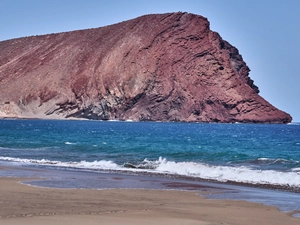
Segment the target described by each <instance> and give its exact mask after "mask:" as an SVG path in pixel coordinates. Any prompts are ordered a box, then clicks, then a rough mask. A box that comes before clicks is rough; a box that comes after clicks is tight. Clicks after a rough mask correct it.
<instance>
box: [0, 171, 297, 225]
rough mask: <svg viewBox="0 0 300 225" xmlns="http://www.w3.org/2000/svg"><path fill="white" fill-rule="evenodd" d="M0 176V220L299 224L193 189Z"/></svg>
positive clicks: (91, 223) (36, 223)
mask: <svg viewBox="0 0 300 225" xmlns="http://www.w3.org/2000/svg"><path fill="white" fill-rule="evenodd" d="M19 180H20V179H17V178H5V177H2V178H0V209H1V210H0V224H1V225H2V224H9V225H15V224H19V225H27V224H28V225H29V224H30V225H40V224H43V225H48V224H63V225H69V224H70V225H71V224H72V225H75V224H85V225H94V224H120V225H121V224H122V225H126V224H130V225H134V224H143V225H147V224H151V225H152V224H156V225H160V224H164V225H168V224H172V225H177V224H178V225H179V224H187V225H188V224H198V225H216V224H223V225H229V224H230V225H236V224H241V225H249V224H255V225H257V224H264V225H276V224H278V225H285V224H288V225H299V224H300V218H294V217H292V216H290V215H288V214H286V213H283V212H279V211H278V210H277V209H276V208H273V207H267V206H263V205H260V204H254V203H248V202H243V201H224V200H208V199H205V198H203V197H201V196H199V193H198V192H186V191H167V190H166V191H164V190H134V189H128V190H124V189H123V190H117V189H112V190H86V189H84V190H83V189H82V190H78V189H50V188H37V187H30V186H27V185H23V184H20V183H18V181H19Z"/></svg>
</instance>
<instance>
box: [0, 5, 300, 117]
mask: <svg viewBox="0 0 300 225" xmlns="http://www.w3.org/2000/svg"><path fill="white" fill-rule="evenodd" d="M0 3H1V5H0V21H1V23H0V41H2V40H7V39H11V38H16V37H24V36H31V35H38V34H49V33H56V32H63V31H71V30H78V29H86V28H95V27H101V26H104V25H109V24H113V23H117V22H121V21H124V20H128V19H132V18H135V17H138V16H141V15H144V14H151V13H166V12H178V11H182V12H190V13H195V14H198V15H202V16H205V17H207V18H208V20H209V21H210V24H211V29H212V30H214V31H217V32H218V33H219V34H220V35H221V36H222V37H223V39H225V40H227V41H228V42H229V43H231V44H232V45H234V46H235V47H237V48H238V49H239V51H240V53H241V54H242V56H243V58H244V60H245V61H246V63H247V65H248V66H249V67H250V69H251V72H250V77H251V78H252V79H253V80H254V82H255V84H256V85H257V86H258V87H259V89H260V91H261V92H260V95H261V96H262V97H264V98H265V99H266V100H267V101H269V102H270V103H271V104H273V105H274V106H276V107H277V108H279V109H282V110H284V111H286V112H288V113H290V114H291V115H292V117H293V121H294V122H300V101H299V98H300V74H299V66H300V0H144V1H143V0H0ZM0 54H1V53H0Z"/></svg>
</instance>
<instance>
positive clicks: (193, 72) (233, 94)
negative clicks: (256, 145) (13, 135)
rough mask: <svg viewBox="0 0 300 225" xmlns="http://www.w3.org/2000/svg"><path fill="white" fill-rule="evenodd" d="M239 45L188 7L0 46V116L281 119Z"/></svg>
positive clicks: (287, 118)
mask: <svg viewBox="0 0 300 225" xmlns="http://www.w3.org/2000/svg"><path fill="white" fill-rule="evenodd" d="M249 71H250V69H249V68H248V67H247V65H246V63H245V62H244V61H243V59H242V56H241V55H240V54H239V51H238V50H237V49H236V48H235V47H233V46H232V45H230V44H229V43H228V42H227V41H225V40H223V39H222V38H221V37H220V35H219V34H218V33H216V32H213V31H211V30H210V28H209V22H208V20H207V19H206V18H204V17H202V16H198V15H193V14H189V13H168V14H158V15H146V16H141V17H139V18H136V19H132V20H129V21H125V22H121V23H118V24H114V25H111V26H106V27H101V28H96V29H88V30H79V31H72V32H65V33H58V34H48V35H41V36H33V37H23V38H18V39H12V40H7V41H2V42H0V116H1V117H23V118H27V117H30V118H72V117H74V118H89V119H101V120H115V119H117V120H137V121H145V120H152V121H193V122H194V121H198V122H255V123H256V122H259V123H288V122H290V121H291V119H292V118H291V116H290V115H288V114H287V113H285V112H282V111H280V110H278V109H277V108H275V107H274V106H272V105H271V104H270V103H268V102H267V101H266V100H264V99H263V98H262V97H260V96H259V95H258V92H259V90H258V88H257V86H255V85H254V84H253V81H252V80H251V79H250V78H249V76H248V75H249Z"/></svg>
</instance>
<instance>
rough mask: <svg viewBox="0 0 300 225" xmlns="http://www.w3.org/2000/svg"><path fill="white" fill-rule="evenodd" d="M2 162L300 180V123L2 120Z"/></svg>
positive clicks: (293, 183) (292, 183)
mask: <svg viewBox="0 0 300 225" xmlns="http://www.w3.org/2000/svg"><path fill="white" fill-rule="evenodd" d="M0 163H1V164H3V165H21V166H33V167H36V166H38V167H45V168H46V167H47V168H49V167H51V168H57V169H61V168H63V169H65V170H66V169H67V170H74V169H76V170H82V171H83V170H84V171H102V172H103V171H104V172H105V171H116V172H118V171H119V172H124V171H125V172H131V173H141V172H143V173H148V174H154V175H155V174H160V175H161V174H167V175H182V176H186V177H190V178H202V179H209V180H215V181H221V182H225V181H232V182H239V183H245V184H262V185H279V186H289V187H298V188H299V187H300V126H299V124H296V123H295V124H289V125H262V124H201V123H160V122H119V121H105V122H104V121H58V120H6V119H3V120H0Z"/></svg>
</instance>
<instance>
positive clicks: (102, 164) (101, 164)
mask: <svg viewBox="0 0 300 225" xmlns="http://www.w3.org/2000/svg"><path fill="white" fill-rule="evenodd" d="M0 160H4V161H11V162H17V163H21V164H36V165H46V166H47V165H48V166H57V167H67V168H79V169H103V170H105V169H118V168H119V166H118V165H117V164H116V163H114V162H112V161H106V160H100V161H97V160H95V161H93V162H87V161H85V160H84V161H80V162H61V161H51V160H46V159H20V158H12V157H0Z"/></svg>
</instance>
